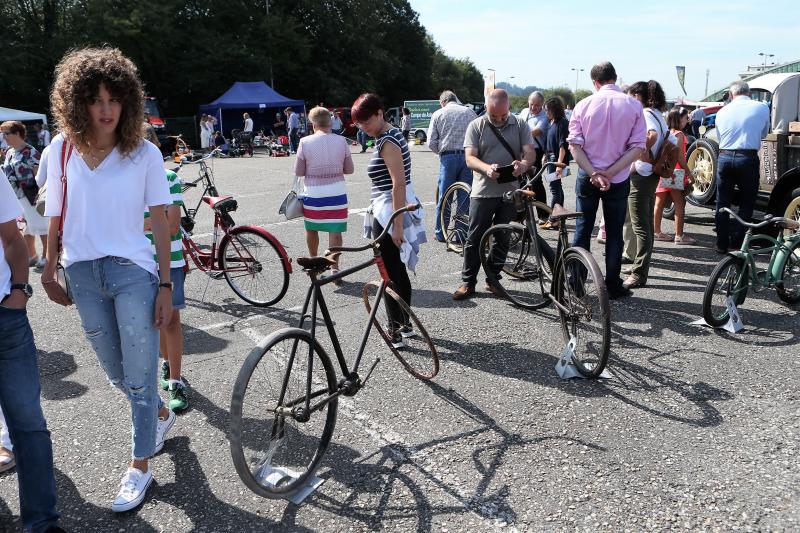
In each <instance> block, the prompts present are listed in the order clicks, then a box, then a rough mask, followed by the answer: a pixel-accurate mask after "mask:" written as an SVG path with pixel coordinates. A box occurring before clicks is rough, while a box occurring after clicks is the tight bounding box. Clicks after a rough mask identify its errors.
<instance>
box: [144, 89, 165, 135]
mask: <svg viewBox="0 0 800 533" xmlns="http://www.w3.org/2000/svg"><path fill="white" fill-rule="evenodd" d="M144 116H145V120H146V121H147V123H148V124H150V125H151V126H153V128H154V129H155V130H156V135H158V136H159V138H160V137H161V136H162V135H164V128H165V127H166V125H167V124H166V122H164V119H163V118H161V111H160V110H159V109H158V101H157V100H156V99H155V97H153V96H145V97H144Z"/></svg>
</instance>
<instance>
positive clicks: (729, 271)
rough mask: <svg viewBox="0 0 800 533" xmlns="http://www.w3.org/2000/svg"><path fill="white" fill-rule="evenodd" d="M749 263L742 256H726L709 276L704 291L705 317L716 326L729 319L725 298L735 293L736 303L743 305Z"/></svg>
mask: <svg viewBox="0 0 800 533" xmlns="http://www.w3.org/2000/svg"><path fill="white" fill-rule="evenodd" d="M748 270H749V268H748V267H747V264H746V263H745V262H744V260H743V259H742V258H741V257H734V256H732V255H729V256H726V257H725V258H724V259H723V260H722V261H720V262H719V263H718V264H717V266H716V267H714V271H713V272H711V276H710V277H709V278H708V283H707V284H706V289H705V291H703V318H704V319H705V321H706V323H707V324H708V325H709V326H711V327H714V328H720V327H722V326H724V325H725V323H726V322H727V321H728V318H729V316H728V306H727V305H726V304H725V300H726V299H727V298H728V296H732V295H735V296H736V297H735V302H736V305H737V306H738V305H742V304H743V303H744V300H745V297H746V296H747V288H748V279H747V276H748Z"/></svg>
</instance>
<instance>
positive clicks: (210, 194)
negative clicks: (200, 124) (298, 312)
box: [175, 149, 292, 307]
mask: <svg viewBox="0 0 800 533" xmlns="http://www.w3.org/2000/svg"><path fill="white" fill-rule="evenodd" d="M218 151H219V150H218V149H217V150H213V151H212V152H210V153H209V154H207V155H206V156H205V157H203V158H202V159H199V160H198V161H193V162H186V161H184V162H182V165H181V167H178V168H177V169H175V170H180V168H182V167H183V166H185V165H195V164H196V165H198V167H199V177H198V178H197V179H196V180H194V181H185V182H183V183H182V189H183V191H187V190H188V189H191V188H195V187H198V186H199V185H202V186H203V194H202V196H201V198H200V200H198V203H197V205H196V206H195V207H194V208H189V207H186V203H185V201H184V205H183V216H182V217H181V232H182V236H183V249H184V250H185V252H186V254H187V255H188V256H189V258H191V260H192V263H194V265H195V266H196V267H197V268H198V269H199V270H201V271H202V272H205V273H206V274H208V275H209V276H210V277H211V278H212V279H220V278H221V277H224V278H225V281H227V282H228V285H229V286H230V288H231V289H232V290H233V292H235V293H236V295H237V296H239V298H241V299H242V300H244V301H245V302H247V303H249V304H252V305H256V306H259V307H267V306H270V305H274V304H276V303H278V302H279V301H280V300H281V299H282V298H283V296H284V295H285V294H286V290H287V289H288V288H289V274H290V273H291V272H292V263H291V260H290V259H289V256H288V255H287V254H286V250H285V249H284V247H283V245H282V244H281V243H280V241H279V240H278V239H277V238H276V237H275V236H274V235H272V234H271V233H270V232H268V231H267V230H265V229H264V228H262V227H260V226H251V225H246V226H237V225H236V222H234V220H233V217H232V216H231V213H232V212H234V211H236V209H237V208H238V203H237V202H236V199H235V198H233V196H230V195H226V196H220V195H219V193H218V192H217V188H216V185H215V184H214V177H213V172H212V170H211V168H210V167H209V165H208V160H209V159H211V158H212V157H214V155H215V153H216V152H218ZM204 203H205V204H206V205H208V206H209V207H210V208H211V209H212V210H213V211H214V230H213V234H212V235H213V238H212V241H211V245H210V246H208V245H201V244H198V243H197V242H195V240H194V239H193V237H192V231H193V230H194V226H195V216H196V215H197V210H198V209H199V208H200V206H201V205H203V204H204Z"/></svg>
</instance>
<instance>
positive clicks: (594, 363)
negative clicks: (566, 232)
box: [555, 247, 611, 378]
mask: <svg viewBox="0 0 800 533" xmlns="http://www.w3.org/2000/svg"><path fill="white" fill-rule="evenodd" d="M555 283H556V286H555V296H556V300H557V301H558V303H559V304H560V305H561V306H563V308H564V309H561V308H559V310H558V311H559V315H560V317H561V331H562V333H563V336H564V342H570V340H571V339H574V341H575V351H574V353H573V355H572V362H573V363H574V364H575V367H576V369H577V370H578V372H580V373H581V374H582V375H583V376H585V377H587V378H596V377H599V376H600V374H602V373H603V370H605V368H606V363H608V352H609V349H610V347H611V306H610V305H609V303H608V291H607V289H606V282H605V279H604V278H603V274H602V272H600V267H599V266H597V262H596V261H595V260H594V257H592V256H591V254H589V252H587V251H586V250H584V249H583V248H577V247H574V248H568V249H567V250H566V251H565V252H564V255H563V257H562V259H561V262H560V264H559V267H558V269H557V272H556V280H555Z"/></svg>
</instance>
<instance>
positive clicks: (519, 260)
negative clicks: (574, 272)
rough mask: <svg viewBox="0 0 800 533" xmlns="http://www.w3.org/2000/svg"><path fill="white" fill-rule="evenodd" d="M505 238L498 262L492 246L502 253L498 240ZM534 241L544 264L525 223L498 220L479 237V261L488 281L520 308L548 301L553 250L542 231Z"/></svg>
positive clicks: (551, 278) (548, 303)
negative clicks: (506, 278)
mask: <svg viewBox="0 0 800 533" xmlns="http://www.w3.org/2000/svg"><path fill="white" fill-rule="evenodd" d="M504 242H506V243H508V244H507V250H506V253H505V258H504V259H503V262H502V266H500V265H499V257H498V255H497V254H495V253H494V252H495V250H496V248H495V247H496V246H499V249H500V251H498V253H499V254H500V255H503V252H502V249H503V245H502V244H499V243H504ZM537 242H538V243H539V254H540V257H541V259H542V261H543V262H544V263H543V264H542V263H539V260H538V259H537V257H536V252H535V250H533V239H532V238H531V236H530V233H528V229H527V228H526V227H525V226H522V225H519V224H498V225H496V226H492V227H491V228H489V229H488V230H487V231H486V233H484V234H483V237H481V243H480V251H481V254H480V255H481V265H483V271H484V272H485V273H486V278H487V280H488V282H489V283H490V284H492V285H493V286H494V287H496V288H497V289H498V290H499V291H500V292H501V293H502V294H503V296H505V298H507V299H508V300H510V301H511V302H512V303H513V304H514V305H516V306H518V307H522V308H523V309H541V308H543V307H546V306H548V305H550V302H551V300H550V297H549V294H550V287H551V285H552V280H553V263H554V261H555V252H554V251H553V249H552V248H550V245H549V244H547V242H546V241H545V240H544V239H543V238H542V237H541V235H537ZM498 266H499V268H498ZM500 272H503V273H505V274H508V276H509V278H508V280H503V277H502V276H501V275H500ZM509 272H513V274H509Z"/></svg>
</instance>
